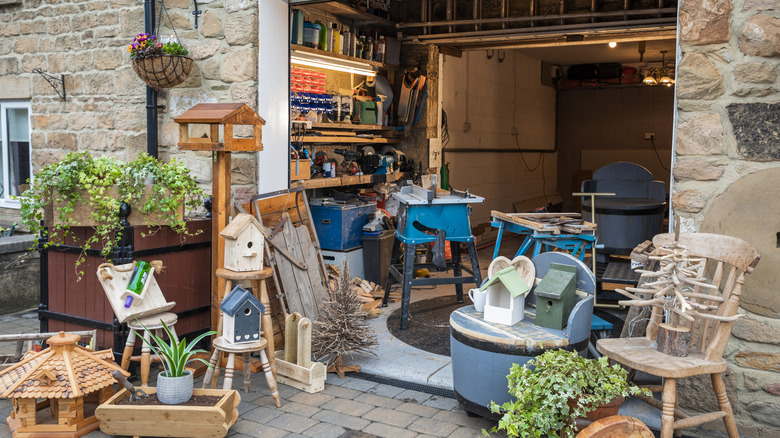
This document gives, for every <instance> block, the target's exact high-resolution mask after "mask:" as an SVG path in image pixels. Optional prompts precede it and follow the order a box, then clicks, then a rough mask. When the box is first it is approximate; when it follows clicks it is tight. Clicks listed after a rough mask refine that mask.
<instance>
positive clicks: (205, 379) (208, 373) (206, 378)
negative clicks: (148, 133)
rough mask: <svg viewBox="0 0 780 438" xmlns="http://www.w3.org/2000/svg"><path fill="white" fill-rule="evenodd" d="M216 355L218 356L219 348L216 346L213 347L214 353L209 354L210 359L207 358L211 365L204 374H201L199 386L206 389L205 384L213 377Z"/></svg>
mask: <svg viewBox="0 0 780 438" xmlns="http://www.w3.org/2000/svg"><path fill="white" fill-rule="evenodd" d="M217 356H219V350H217V349H216V348H215V349H214V353H212V354H211V360H209V364H211V367H209V368H208V369H207V370H206V375H204V376H203V385H202V386H201V388H203V389H206V386H207V385H208V384H209V383H210V382H211V379H212V378H213V377H214V370H215V369H216V366H217Z"/></svg>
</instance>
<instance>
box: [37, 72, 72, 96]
mask: <svg viewBox="0 0 780 438" xmlns="http://www.w3.org/2000/svg"><path fill="white" fill-rule="evenodd" d="M33 72H34V73H38V74H39V75H41V76H43V78H44V79H46V82H48V83H49V85H51V87H52V88H54V91H55V92H56V93H57V96H60V97H61V98H62V100H65V75H64V74H63V75H60V77H59V78H57V77H56V76H52V75H50V74H46V73H44V72H43V70H41V69H40V68H34V69H33Z"/></svg>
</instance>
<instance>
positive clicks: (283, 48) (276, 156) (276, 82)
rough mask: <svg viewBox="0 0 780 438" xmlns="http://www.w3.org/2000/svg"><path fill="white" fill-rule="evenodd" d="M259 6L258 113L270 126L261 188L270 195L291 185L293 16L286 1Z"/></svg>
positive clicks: (260, 171)
mask: <svg viewBox="0 0 780 438" xmlns="http://www.w3.org/2000/svg"><path fill="white" fill-rule="evenodd" d="M258 3H259V9H260V11H259V15H260V16H259V18H260V19H259V20H258V25H259V31H258V35H259V36H260V44H259V55H258V57H257V59H258V64H259V65H258V75H257V79H258V93H257V95H258V100H259V102H258V113H259V114H260V117H262V118H263V119H265V122H266V124H265V126H264V127H263V150H262V152H258V154H259V158H258V165H257V172H258V179H257V180H258V183H257V187H258V192H259V193H268V192H272V191H276V190H283V189H286V188H288V187H289V186H290V175H289V173H290V165H289V162H290V158H289V157H290V153H289V149H290V126H289V125H290V110H289V108H290V102H289V100H290V64H289V63H290V45H289V44H287V43H286V41H287V40H288V38H287V36H286V35H288V33H289V27H288V26H289V23H288V22H289V18H290V15H289V9H288V5H287V2H286V1H284V0H262V1H260V2H258Z"/></svg>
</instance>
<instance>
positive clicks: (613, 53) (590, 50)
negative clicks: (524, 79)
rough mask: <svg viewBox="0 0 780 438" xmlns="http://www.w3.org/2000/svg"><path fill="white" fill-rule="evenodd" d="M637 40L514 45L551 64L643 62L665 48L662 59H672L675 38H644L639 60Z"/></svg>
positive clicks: (653, 59) (658, 55) (654, 58)
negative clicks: (525, 47)
mask: <svg viewBox="0 0 780 438" xmlns="http://www.w3.org/2000/svg"><path fill="white" fill-rule="evenodd" d="M638 47H639V42H638V41H626V42H619V43H618V45H617V47H615V48H614V49H610V48H609V46H607V44H606V43H599V44H588V45H576V46H574V45H569V46H556V47H533V48H527V49H515V50H516V51H517V52H519V53H522V54H524V55H526V56H530V57H531V58H535V59H539V60H541V61H544V62H549V63H550V64H555V65H573V64H586V63H606V62H618V63H621V64H640V63H642V64H644V63H647V62H660V61H661V51H662V50H666V51H667V54H666V61H667V63H668V62H669V61H672V62H673V61H674V53H675V48H676V40H674V39H664V40H651V41H646V42H645V54H644V58H643V60H642V61H640V60H639V51H638Z"/></svg>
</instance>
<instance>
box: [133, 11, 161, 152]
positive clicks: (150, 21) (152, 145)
mask: <svg viewBox="0 0 780 438" xmlns="http://www.w3.org/2000/svg"><path fill="white" fill-rule="evenodd" d="M144 32H146V33H147V34H149V35H151V34H153V33H154V0H144ZM146 153H147V154H149V155H150V156H152V157H154V158H157V90H155V89H154V88H152V87H150V86H148V85H147V86H146ZM128 158H131V157H128Z"/></svg>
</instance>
